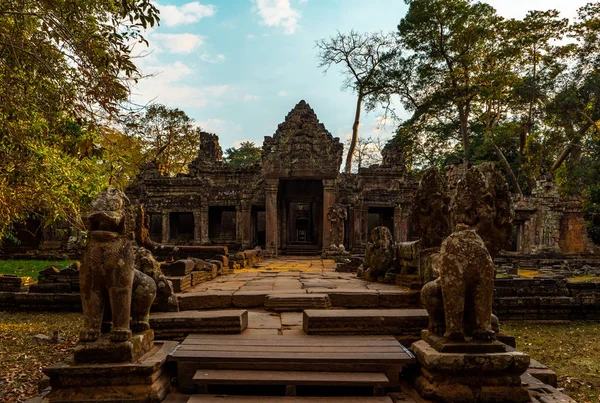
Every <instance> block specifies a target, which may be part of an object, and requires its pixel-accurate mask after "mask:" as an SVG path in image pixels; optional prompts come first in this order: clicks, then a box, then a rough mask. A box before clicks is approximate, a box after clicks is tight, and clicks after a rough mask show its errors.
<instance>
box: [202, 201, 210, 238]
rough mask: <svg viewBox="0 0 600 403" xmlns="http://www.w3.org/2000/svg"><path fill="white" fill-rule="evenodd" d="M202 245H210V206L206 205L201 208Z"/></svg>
mask: <svg viewBox="0 0 600 403" xmlns="http://www.w3.org/2000/svg"><path fill="white" fill-rule="evenodd" d="M200 244H201V245H208V244H210V239H209V238H208V206H207V205H204V206H202V207H200Z"/></svg>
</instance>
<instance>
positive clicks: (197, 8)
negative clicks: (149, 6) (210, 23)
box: [155, 1, 217, 27]
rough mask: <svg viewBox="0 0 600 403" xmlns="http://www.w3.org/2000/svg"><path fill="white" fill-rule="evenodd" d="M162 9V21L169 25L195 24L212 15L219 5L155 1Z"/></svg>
mask: <svg viewBox="0 0 600 403" xmlns="http://www.w3.org/2000/svg"><path fill="white" fill-rule="evenodd" d="M155 4H156V6H157V7H158V9H159V10H160V22H161V24H164V25H166V26H168V27H174V26H177V25H187V24H193V23H195V22H198V21H200V20H201V19H202V18H205V17H212V16H213V15H215V12H216V11H217V7H216V6H214V5H212V4H208V5H204V4H200V3H199V2H197V1H193V2H191V3H186V4H184V5H182V6H173V5H162V4H159V3H155Z"/></svg>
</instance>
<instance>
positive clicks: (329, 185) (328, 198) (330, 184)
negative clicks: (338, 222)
mask: <svg viewBox="0 0 600 403" xmlns="http://www.w3.org/2000/svg"><path fill="white" fill-rule="evenodd" d="M334 204H335V180H334V179H324V180H323V252H327V251H328V250H329V247H330V246H331V222H329V220H328V219H327V213H328V212H329V208H330V207H331V206H333V205H334Z"/></svg>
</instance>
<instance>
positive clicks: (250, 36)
mask: <svg viewBox="0 0 600 403" xmlns="http://www.w3.org/2000/svg"><path fill="white" fill-rule="evenodd" d="M254 38H256V35H253V34H246V39H250V40H252V39H254Z"/></svg>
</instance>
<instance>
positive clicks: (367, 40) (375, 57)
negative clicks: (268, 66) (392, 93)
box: [316, 31, 399, 173]
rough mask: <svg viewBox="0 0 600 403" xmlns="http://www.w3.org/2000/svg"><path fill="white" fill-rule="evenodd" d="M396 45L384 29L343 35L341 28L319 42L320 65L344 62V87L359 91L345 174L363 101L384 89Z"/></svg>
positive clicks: (329, 65) (354, 144)
mask: <svg viewBox="0 0 600 403" xmlns="http://www.w3.org/2000/svg"><path fill="white" fill-rule="evenodd" d="M395 45H396V44H395V39H394V37H393V36H392V35H391V34H385V33H383V32H376V33H370V34H361V33H358V32H356V31H350V33H348V34H343V33H341V32H339V31H338V32H337V34H336V35H335V36H333V37H331V38H329V39H328V40H327V39H321V40H319V41H317V42H316V46H317V48H318V49H319V52H318V56H317V57H318V60H319V67H322V68H324V71H325V72H327V71H328V70H329V68H331V66H332V65H334V64H335V65H342V66H343V67H344V75H345V77H346V78H345V80H344V84H343V88H350V89H351V90H353V91H355V92H356V108H355V110H354V123H353V124H352V139H351V141H350V145H349V149H348V154H347V155H346V163H345V165H344V172H345V173H350V171H351V170H352V158H353V157H354V153H355V149H356V144H357V142H358V127H359V125H360V114H361V110H362V105H363V101H365V100H367V99H369V98H370V97H376V96H377V94H378V93H379V92H380V91H382V90H383V87H382V84H383V83H384V82H383V81H381V80H380V79H378V76H379V75H380V74H381V73H382V71H383V70H384V66H385V65H386V64H390V63H392V61H393V59H394V58H395V57H396V56H398V54H399V48H398V47H397V46H395Z"/></svg>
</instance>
